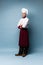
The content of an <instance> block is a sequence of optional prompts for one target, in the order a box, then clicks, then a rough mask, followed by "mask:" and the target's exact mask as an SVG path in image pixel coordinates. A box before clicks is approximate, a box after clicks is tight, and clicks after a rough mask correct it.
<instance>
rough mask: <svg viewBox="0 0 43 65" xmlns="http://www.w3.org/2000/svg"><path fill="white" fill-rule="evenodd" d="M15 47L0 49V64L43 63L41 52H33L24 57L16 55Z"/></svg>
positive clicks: (25, 64) (27, 64) (37, 64)
mask: <svg viewBox="0 0 43 65" xmlns="http://www.w3.org/2000/svg"><path fill="white" fill-rule="evenodd" d="M15 53H17V50H16V49H10V50H9V49H7V50H6V49H4V50H3V49H0V65H43V52H42V51H40V52H35V53H31V54H29V55H27V56H26V57H24V58H23V57H21V56H20V57H19V56H18V57H16V56H15Z"/></svg>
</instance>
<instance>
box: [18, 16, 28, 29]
mask: <svg viewBox="0 0 43 65" xmlns="http://www.w3.org/2000/svg"><path fill="white" fill-rule="evenodd" d="M28 24H29V18H27V17H26V18H21V19H20V21H19V22H18V25H17V26H20V25H22V27H23V28H27V27H28Z"/></svg>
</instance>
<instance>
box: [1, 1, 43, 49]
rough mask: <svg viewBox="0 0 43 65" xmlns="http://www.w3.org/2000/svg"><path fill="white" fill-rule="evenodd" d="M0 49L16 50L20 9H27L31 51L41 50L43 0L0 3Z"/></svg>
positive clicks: (42, 41)
mask: <svg viewBox="0 0 43 65" xmlns="http://www.w3.org/2000/svg"><path fill="white" fill-rule="evenodd" d="M0 5H1V6H0V48H17V47H18V40H19V30H18V28H17V23H18V21H19V19H20V18H21V8H23V7H25V8H27V9H29V15H28V17H29V19H30V24H29V39H30V47H31V49H39V48H40V49H41V48H43V0H14V1H13V0H6V1H5V0H3V1H0Z"/></svg>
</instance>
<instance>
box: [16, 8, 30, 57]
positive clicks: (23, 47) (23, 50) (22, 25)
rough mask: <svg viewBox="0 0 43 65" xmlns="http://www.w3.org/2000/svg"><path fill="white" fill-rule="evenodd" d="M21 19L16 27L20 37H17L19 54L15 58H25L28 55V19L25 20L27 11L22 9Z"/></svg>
mask: <svg viewBox="0 0 43 65" xmlns="http://www.w3.org/2000/svg"><path fill="white" fill-rule="evenodd" d="M21 12H22V18H21V19H20V21H19V23H18V25H17V27H18V29H20V37H19V53H18V54H16V56H23V57H25V56H26V55H27V53H28V47H29V39H28V23H29V18H27V15H28V10H27V9H25V8H22V10H21Z"/></svg>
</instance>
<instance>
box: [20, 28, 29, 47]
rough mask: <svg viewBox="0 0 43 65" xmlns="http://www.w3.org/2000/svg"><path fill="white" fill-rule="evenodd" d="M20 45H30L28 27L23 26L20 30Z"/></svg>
mask: <svg viewBox="0 0 43 65" xmlns="http://www.w3.org/2000/svg"><path fill="white" fill-rule="evenodd" d="M19 46H21V47H27V46H29V38H28V29H27V28H22V29H21V30H20V36H19Z"/></svg>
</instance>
